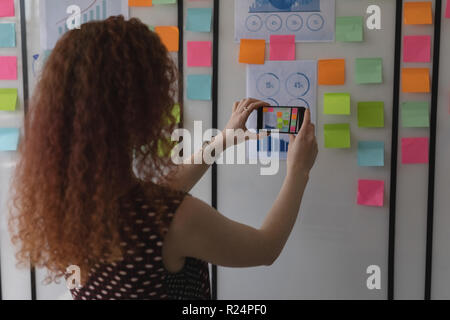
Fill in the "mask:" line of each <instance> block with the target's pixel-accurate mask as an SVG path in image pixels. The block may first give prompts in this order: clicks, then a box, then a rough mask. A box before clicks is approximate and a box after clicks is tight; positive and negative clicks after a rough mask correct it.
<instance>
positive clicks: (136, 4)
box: [128, 0, 152, 7]
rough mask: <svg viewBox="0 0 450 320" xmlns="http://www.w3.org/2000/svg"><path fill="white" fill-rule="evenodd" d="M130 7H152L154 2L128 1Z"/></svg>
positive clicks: (148, 0) (143, 0)
mask: <svg viewBox="0 0 450 320" xmlns="http://www.w3.org/2000/svg"><path fill="white" fill-rule="evenodd" d="M128 6H129V7H151V6H152V0H128Z"/></svg>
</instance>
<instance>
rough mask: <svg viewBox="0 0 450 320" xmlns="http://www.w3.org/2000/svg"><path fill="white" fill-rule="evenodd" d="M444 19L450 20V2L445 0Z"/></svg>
mask: <svg viewBox="0 0 450 320" xmlns="http://www.w3.org/2000/svg"><path fill="white" fill-rule="evenodd" d="M445 17H446V18H449V19H450V0H447V10H445Z"/></svg>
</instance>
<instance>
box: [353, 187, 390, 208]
mask: <svg viewBox="0 0 450 320" xmlns="http://www.w3.org/2000/svg"><path fill="white" fill-rule="evenodd" d="M358 204H359V205H361V206H372V207H382V206H384V181H380V180H358Z"/></svg>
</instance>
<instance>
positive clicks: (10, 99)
mask: <svg viewBox="0 0 450 320" xmlns="http://www.w3.org/2000/svg"><path fill="white" fill-rule="evenodd" d="M16 104H17V89H0V111H14V110H16Z"/></svg>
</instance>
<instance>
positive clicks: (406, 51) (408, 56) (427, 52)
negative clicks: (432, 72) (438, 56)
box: [403, 36, 431, 62]
mask: <svg viewBox="0 0 450 320" xmlns="http://www.w3.org/2000/svg"><path fill="white" fill-rule="evenodd" d="M403 61H404V62H430V61H431V37H430V36H405V37H404V38H403Z"/></svg>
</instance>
